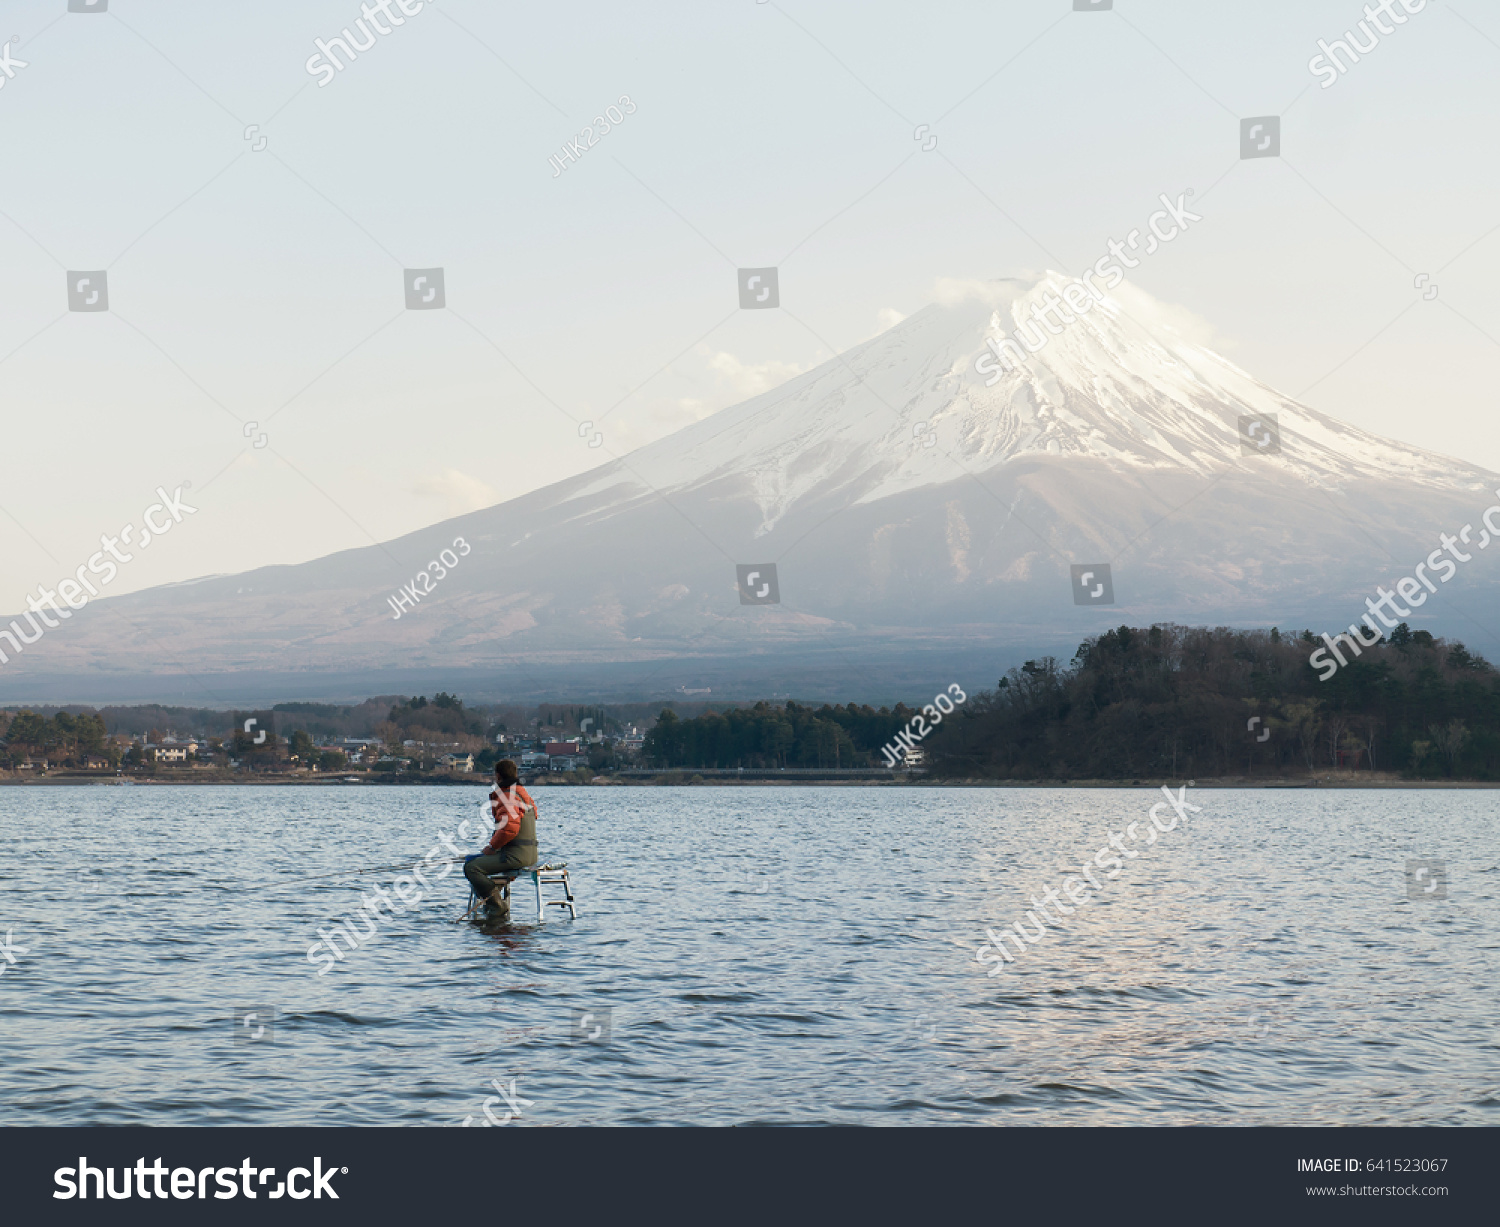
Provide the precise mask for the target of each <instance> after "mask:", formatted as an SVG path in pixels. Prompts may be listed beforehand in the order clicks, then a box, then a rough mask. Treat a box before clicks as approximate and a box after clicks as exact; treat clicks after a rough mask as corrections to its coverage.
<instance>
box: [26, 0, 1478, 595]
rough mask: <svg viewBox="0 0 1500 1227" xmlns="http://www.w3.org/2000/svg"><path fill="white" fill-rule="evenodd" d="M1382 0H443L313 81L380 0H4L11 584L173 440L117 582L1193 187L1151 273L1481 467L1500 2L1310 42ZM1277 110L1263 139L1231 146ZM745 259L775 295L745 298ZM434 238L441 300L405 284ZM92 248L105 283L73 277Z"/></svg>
mask: <svg viewBox="0 0 1500 1227" xmlns="http://www.w3.org/2000/svg"><path fill="white" fill-rule="evenodd" d="M1416 2H1417V0H1412V3H1413V4H1415V3H1416ZM407 6H408V8H409V9H415V8H416V7H417V0H407ZM1362 7H1363V6H1362V5H1360V4H1355V3H1353V2H1352V0H1337V2H1335V0H1260V2H1259V3H1257V4H1255V5H1238V4H1227V3H1220V4H1204V3H1202V2H1201V0H1199V2H1197V3H1189V2H1187V0H1151V2H1150V3H1146V2H1144V0H1115V4H1114V7H1113V9H1112V10H1111V11H1101V12H1073V11H1072V0H1009V2H1006V0H988V2H986V3H982V4H981V3H951V4H936V5H896V4H891V3H881V2H870V0H861V2H859V3H854V2H853V0H848V2H846V3H801V2H799V0H771V2H770V3H764V4H762V3H757V2H756V0H732V2H722V3H711V4H704V3H702V0H697V2H695V3H687V2H685V0H684V2H682V3H653V4H651V5H649V6H642V5H620V4H593V3H589V4H574V5H566V6H532V7H531V8H530V9H522V8H520V7H518V6H510V5H497V4H493V3H486V2H484V0H435V2H434V3H429V4H426V5H424V6H423V7H422V9H421V11H419V12H415V13H414V14H413V15H411V16H408V17H405V18H404V19H403V24H402V25H400V26H399V27H391V28H390V32H389V33H388V34H386V35H381V36H377V37H376V41H375V45H374V46H373V47H371V48H370V49H369V50H368V51H365V52H363V53H361V54H360V55H359V57H358V59H357V60H355V61H354V62H353V63H350V64H349V65H348V66H347V68H346V69H345V70H344V71H342V72H339V73H337V74H336V75H335V76H334V77H333V79H332V80H331V81H330V82H329V83H328V84H327V86H326V87H320V86H319V85H318V83H317V81H318V78H317V77H316V76H314V75H312V74H310V73H309V72H308V71H307V69H306V67H305V64H306V61H307V60H308V58H309V56H311V55H313V54H314V52H315V50H316V48H315V47H314V39H316V38H320V37H321V38H324V39H327V38H331V37H333V36H335V35H337V34H338V33H339V31H340V30H341V28H342V27H344V26H346V25H348V26H351V27H352V26H353V25H354V22H355V19H356V18H358V17H359V16H360V5H359V3H356V2H355V0H258V3H256V4H254V5H246V4H243V3H234V4H231V3H226V2H221V0H197V2H196V3H194V4H192V5H187V4H168V3H166V2H165V0H108V12H106V13H103V14H88V13H68V12H66V11H65V10H66V8H67V0H6V2H5V3H4V5H3V8H0V12H3V28H0V39H3V38H6V37H12V36H13V37H14V39H15V40H16V41H13V42H12V43H11V44H10V45H9V47H8V50H7V51H6V53H5V55H6V57H8V59H6V60H3V61H0V80H3V81H4V85H3V87H0V137H3V144H0V149H3V152H4V165H3V174H0V261H3V268H4V273H5V278H4V285H5V292H4V294H3V295H0V414H3V422H4V427H5V431H4V445H3V446H0V608H3V609H5V610H8V611H14V610H17V609H19V608H20V607H21V606H22V601H23V596H24V594H25V593H26V592H28V591H33V590H34V589H35V587H36V585H37V584H38V583H39V582H46V583H48V584H49V585H50V584H52V583H55V582H56V580H57V579H58V578H59V577H60V576H62V575H63V574H66V573H70V572H72V571H73V570H74V569H75V568H76V567H77V566H78V565H79V564H80V563H82V562H83V561H84V559H86V558H87V557H89V555H90V554H92V553H94V552H95V551H97V550H98V549H99V538H100V535H101V534H103V533H114V532H116V531H118V529H119V528H120V526H121V525H123V524H125V523H126V522H129V521H133V520H138V519H139V516H140V513H141V511H142V510H143V509H144V508H145V507H146V506H148V505H149V504H151V503H153V502H155V501H157V500H156V495H155V494H154V491H155V489H156V487H157V486H165V487H166V489H167V491H168V492H169V493H170V492H171V491H172V490H173V489H175V487H176V486H178V485H180V484H182V483H183V482H191V483H192V489H191V492H190V493H189V495H188V500H189V501H190V502H191V504H192V505H194V506H196V507H197V508H198V513H197V514H196V515H194V516H190V517H188V518H186V519H185V520H184V522H183V524H182V525H181V526H180V527H178V528H176V529H175V531H174V532H173V533H172V535H171V536H170V537H168V538H166V539H164V540H163V541H162V542H161V543H160V545H159V548H154V549H152V550H150V551H149V552H147V553H138V554H137V555H136V557H135V560H134V561H133V562H132V563H131V564H130V565H129V566H128V567H127V568H124V569H123V570H122V573H121V575H120V577H119V580H118V581H117V582H116V583H115V584H114V585H113V586H112V588H111V589H110V592H111V593H112V594H113V593H118V592H125V591H129V590H132V589H136V588H141V587H146V586H150V585H153V584H159V583H165V582H170V581H177V580H184V579H189V578H192V577H195V576H199V575H204V574H209V573H216V572H236V571H242V570H247V569H249V568H252V567H256V566H262V565H265V564H269V563H293V562H301V561H304V560H306V559H309V558H314V557H317V556H320V555H323V554H327V553H332V552H334V551H336V550H340V549H346V548H350V547H355V546H360V545H366V544H369V543H370V542H371V541H374V540H384V539H387V538H390V537H393V536H397V535H399V534H402V533H405V532H408V531H410V530H412V529H415V528H418V527H421V526H423V525H426V524H430V523H433V522H434V521H437V520H441V519H444V518H446V517H447V516H449V515H453V514H457V513H459V512H463V511H468V510H473V509H474V508H476V507H480V506H484V505H488V504H489V503H492V502H497V501H500V500H502V499H504V498H508V497H511V496H514V495H516V494H520V493H523V492H525V491H527V490H530V489H534V488H536V487H538V486H541V485H545V484H547V483H550V482H552V481H556V480H558V479H560V478H563V477H566V476H569V475H572V474H574V473H578V472H581V471H583V470H584V469H587V468H590V467H592V466H593V465H595V464H598V463H600V462H602V461H603V460H605V459H607V458H608V455H609V454H611V453H612V454H616V455H618V454H622V453H623V452H625V451H627V450H629V449H630V448H632V447H635V446H639V445H640V444H642V443H644V442H647V441H650V440H651V439H654V438H658V437H660V436H662V435H663V434H666V433H668V432H670V431H672V430H674V429H676V428H677V427H679V426H682V425H684V424H686V423H688V422H690V421H693V420H695V419H696V418H698V417H701V416H703V415H705V414H708V413H710V412H713V411H714V410H716V409H719V408H722V407H724V406H726V405H730V404H733V403H735V402H737V401H739V400H742V399H744V398H746V397H747V396H750V395H753V394H755V393H757V392H760V391H763V390H765V389H766V388H769V387H772V386H775V385H776V384H777V383H780V382H782V381H783V380H785V379H787V378H789V377H790V376H792V375H794V374H796V373H797V372H799V371H802V370H805V369H807V368H808V367H810V366H813V365H815V364H817V363H819V362H821V361H823V360H825V359H827V358H828V357H830V356H831V355H832V354H833V353H834V352H837V351H840V350H843V349H846V348H848V347H849V346H851V345H853V344H855V343H857V342H859V341H861V340H864V339H866V338H867V337H869V336H871V335H873V334H875V333H877V332H878V331H880V330H882V329H884V328H886V327H889V326H890V325H891V324H892V323H894V322H896V321H897V320H899V319H900V318H902V317H904V316H906V315H908V314H910V313H912V312H913V311H916V310H918V309H919V308H920V307H922V306H923V305H925V304H926V303H927V302H929V301H931V300H932V299H933V297H934V287H935V286H936V285H937V283H938V282H939V281H940V280H942V279H945V278H958V279H964V280H971V279H975V278H990V277H1004V276H1011V275H1015V274H1018V273H1022V272H1026V271H1035V270H1041V269H1045V268H1049V267H1050V268H1059V269H1062V270H1064V271H1069V272H1073V273H1077V272H1080V271H1082V268H1083V266H1085V265H1086V264H1090V263H1092V262H1093V261H1094V260H1096V259H1097V258H1098V257H1099V256H1101V255H1102V254H1104V252H1105V250H1106V244H1107V243H1108V241H1109V240H1110V239H1111V238H1123V237H1124V236H1125V234H1126V233H1127V232H1128V231H1130V230H1131V229H1133V228H1144V226H1145V225H1146V220H1147V218H1148V217H1149V216H1150V214H1151V213H1152V212H1153V211H1154V210H1156V209H1157V208H1159V207H1160V205H1159V203H1158V197H1159V196H1161V195H1162V194H1164V193H1165V194H1168V195H1169V196H1170V197H1171V198H1172V199H1174V200H1175V199H1176V198H1177V197H1178V196H1180V195H1182V194H1183V193H1185V192H1186V191H1187V190H1188V189H1192V190H1193V193H1194V194H1193V195H1192V196H1191V197H1190V198H1189V201H1190V205H1191V207H1192V208H1193V209H1194V210H1195V211H1196V212H1198V213H1200V214H1201V215H1202V216H1203V219H1204V220H1203V221H1202V222H1199V223H1196V224H1195V225H1194V226H1193V227H1192V229H1191V230H1190V231H1189V232H1188V233H1187V234H1185V235H1183V236H1181V237H1180V238H1178V239H1177V240H1175V241H1174V242H1172V243H1170V244H1168V245H1166V246H1165V247H1163V248H1162V249H1161V250H1160V251H1159V252H1157V253H1156V254H1154V255H1153V256H1151V257H1150V258H1149V259H1147V260H1145V261H1144V262H1143V263H1142V264H1141V266H1140V267H1139V268H1137V269H1135V270H1134V271H1133V272H1132V274H1131V277H1132V280H1133V281H1134V282H1135V283H1136V284H1137V285H1139V286H1141V287H1142V288H1143V289H1145V290H1147V291H1149V292H1150V293H1151V294H1153V295H1155V296H1156V297H1158V298H1160V299H1162V300H1164V301H1167V302H1171V303H1175V304H1178V305H1180V306H1181V307H1183V308H1184V309H1186V310H1187V311H1189V312H1191V313H1193V314H1194V315H1195V316H1197V317H1198V318H1199V319H1200V320H1201V321H1202V322H1203V323H1204V325H1205V327H1206V328H1207V329H1209V330H1211V334H1212V336H1213V337H1214V338H1215V344H1216V345H1217V347H1218V348H1220V350H1221V352H1224V353H1225V354H1226V356H1228V357H1230V358H1231V359H1232V360H1233V361H1235V362H1236V363H1238V364H1239V365H1240V366H1242V367H1244V368H1246V369H1247V370H1248V371H1250V372H1251V373H1252V374H1253V375H1255V376H1256V377H1257V378H1259V379H1262V380H1264V381H1265V382H1267V383H1269V384H1271V385H1272V386H1273V387H1276V388H1277V389H1279V390H1280V391H1282V392H1285V393H1287V394H1288V395H1291V396H1294V397H1298V398H1300V399H1303V400H1305V401H1306V402H1307V403H1308V404H1310V405H1312V406H1313V407H1315V408H1317V409H1321V410H1323V411H1325V412H1328V413H1331V414H1334V415H1336V416H1338V417H1341V418H1343V419H1345V420H1347V421H1350V422H1352V423H1355V424H1357V425H1359V426H1361V427H1364V428H1366V429H1368V430H1372V431H1376V432H1379V433H1382V434H1386V435H1390V436H1393V437H1395V438H1399V439H1402V440H1405V441H1407V442H1411V443H1415V444H1418V445H1420V446H1423V447H1427V448H1430V449H1433V450H1435V451H1439V452H1444V453H1447V454H1451V455H1455V456H1461V457H1464V458H1465V459H1467V460H1470V461H1472V462H1475V463H1479V464H1483V465H1486V466H1488V467H1491V468H1494V469H1497V470H1500V420H1497V417H1496V415H1495V413H1494V412H1493V392H1492V387H1493V384H1494V382H1495V375H1496V372H1497V370H1500V340H1497V338H1500V300H1497V298H1496V295H1495V294H1494V293H1493V290H1492V287H1493V286H1494V284H1495V282H1496V279H1497V273H1500V233H1497V232H1496V231H1495V228H1496V227H1497V226H1500V191H1497V190H1496V189H1497V186H1500V184H1497V180H1500V167H1497V165H1496V161H1495V159H1494V157H1493V156H1492V154H1493V150H1494V138H1493V132H1494V119H1495V116H1496V114H1497V111H1500V4H1497V3H1495V2H1494V0H1484V2H1481V0H1460V3H1459V4H1458V5H1457V6H1455V5H1453V4H1448V3H1442V4H1438V3H1433V2H1429V3H1427V4H1426V6H1425V7H1424V8H1423V9H1422V10H1421V11H1419V12H1418V13H1416V14H1414V15H1411V16H1409V17H1408V18H1407V20H1406V22H1405V23H1404V24H1401V25H1392V24H1390V22H1389V20H1388V19H1382V20H1385V21H1386V23H1387V25H1388V26H1389V28H1390V30H1391V32H1390V33H1389V34H1386V35H1382V36H1381V37H1380V41H1379V45H1378V46H1377V47H1376V48H1375V49H1374V50H1372V51H1370V52H1369V53H1368V55H1367V56H1366V57H1365V58H1363V59H1362V60H1361V62H1359V63H1357V64H1354V65H1353V66H1352V67H1351V68H1350V70H1349V71H1348V72H1347V73H1346V74H1344V75H1342V76H1341V77H1339V78H1338V79H1337V81H1336V82H1334V83H1333V84H1332V86H1331V87H1330V88H1327V89H1324V88H1322V86H1321V81H1320V78H1319V77H1317V76H1316V75H1315V74H1314V73H1313V72H1312V71H1310V70H1309V68H1308V62H1309V60H1310V59H1311V58H1312V57H1313V56H1314V55H1316V54H1317V53H1318V48H1317V41H1318V39H1319V38H1324V39H1329V40H1332V39H1334V38H1337V37H1341V36H1342V32H1343V31H1345V30H1346V29H1349V28H1350V27H1352V26H1354V25H1355V24H1356V21H1357V20H1358V19H1359V18H1361V17H1362V12H1361V9H1362ZM1395 10H1396V12H1397V13H1398V14H1400V15H1402V16H1406V14H1405V12H1404V11H1403V10H1402V9H1401V7H1400V5H1399V4H1397V5H1395ZM395 11H396V12H397V13H398V15H399V13H400V10H399V9H396V10H395ZM1359 37H1360V38H1361V39H1362V40H1363V38H1364V36H1363V35H1359ZM6 64H8V65H9V66H8V67H6V66H5V65H6ZM22 65H24V66H22ZM622 96H627V97H628V99H629V103H628V104H626V103H621V102H619V100H620V99H621V97H622ZM612 104H613V105H617V106H619V108H620V114H621V117H622V122H620V123H619V124H618V126H616V127H613V130H611V131H609V132H607V133H604V134H602V135H599V134H597V133H596V136H597V143H596V144H594V145H593V146H592V147H591V148H588V149H587V150H586V151H585V152H584V153H583V155H582V156H581V157H580V158H578V159H577V161H576V162H574V163H572V164H568V165H567V169H566V170H565V171H563V172H562V173H561V174H555V166H554V165H552V164H549V158H551V157H553V155H556V154H558V153H559V151H560V150H561V149H562V148H563V146H564V144H565V142H567V141H568V140H569V139H570V138H572V139H577V138H578V137H579V134H580V133H581V132H582V131H583V129H584V128H585V127H586V126H589V125H590V124H591V123H592V119H593V117H594V116H596V115H602V114H605V108H606V107H608V106H610V105H612ZM632 106H633V107H634V108H635V109H634V111H633V112H630V113H626V112H627V111H629V108H630V107H632ZM1273 115H1274V116H1281V117H1282V127H1281V153H1282V156H1280V157H1275V158H1272V157H1266V158H1256V159H1249V160H1242V159H1241V158H1240V120H1241V119H1242V118H1250V117H1259V116H1273ZM252 125H254V127H255V130H254V131H251V132H249V134H248V135H247V130H248V129H250V128H251V126H252ZM918 125H927V129H926V130H925V131H923V132H921V133H920V134H919V133H918ZM934 135H935V136H936V137H937V143H936V147H935V148H931V149H929V148H926V146H927V145H929V144H930V143H931V138H932V136H934ZM262 142H263V147H260V148H257V146H260V145H261V144H262ZM741 266H744V267H759V266H775V267H777V268H779V270H780V296H781V304H782V309H781V310H767V311H740V310H739V309H738V298H737V290H736V272H735V270H736V268H737V267H741ZM438 267H440V268H442V269H443V270H444V281H445V285H444V290H445V298H446V307H445V308H444V309H442V310H425V311H416V310H407V309H406V307H405V296H404V295H405V291H404V287H403V269H405V268H412V269H430V268H438ZM99 270H105V271H106V272H107V274H108V307H109V309H108V311H104V312H100V311H92V312H90V311H69V310H68V295H67V291H68V289H69V285H70V279H69V278H68V277H67V276H65V274H66V273H68V272H69V271H74V272H85V273H91V272H97V271H99ZM1423 274H1425V275H1426V278H1427V280H1426V281H1424V282H1423V286H1422V288H1418V287H1417V286H1416V282H1417V280H1418V279H1419V277H1421V275H1423ZM1433 285H1436V286H1437V287H1438V293H1437V295H1436V296H1435V297H1427V296H1426V295H1428V294H1430V293H1431V287H1432V286H1433ZM90 292H92V287H90V288H88V289H86V290H85V291H83V292H82V294H83V295H84V296H86V295H87V294H88V293H90ZM585 422H589V423H592V424H593V425H592V426H591V427H585V426H583V425H582V424H583V423H585ZM250 423H255V425H254V426H251V425H250ZM596 431H602V432H603V435H604V442H603V446H601V447H597V448H590V447H589V446H588V445H587V441H586V440H587V438H588V437H592V435H593V433H594V432H596ZM580 432H582V433H580ZM262 436H263V437H262ZM257 442H260V443H261V444H262V445H261V446H259V447H257V446H256V443H257Z"/></svg>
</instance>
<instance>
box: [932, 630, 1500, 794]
mask: <svg viewBox="0 0 1500 1227" xmlns="http://www.w3.org/2000/svg"><path fill="white" fill-rule="evenodd" d="M1321 645H1322V640H1321V639H1319V638H1317V637H1316V636H1314V635H1313V634H1312V632H1311V631H1303V632H1302V633H1301V634H1300V635H1295V636H1285V635H1282V634H1281V633H1280V631H1279V630H1278V629H1276V628H1272V629H1271V630H1270V631H1258V630H1256V631H1239V630H1230V629H1227V628H1224V627H1219V628H1217V629H1209V628H1206V627H1201V628H1194V627H1184V626H1175V625H1159V626H1152V627H1148V628H1136V627H1128V626H1121V627H1119V628H1118V629H1116V630H1112V631H1108V632H1106V633H1105V634H1102V635H1098V636H1095V637H1093V638H1090V639H1086V640H1084V642H1083V643H1082V644H1081V645H1080V646H1079V648H1078V651H1077V653H1075V655H1074V657H1073V659H1072V661H1071V662H1070V663H1069V664H1068V665H1067V666H1063V665H1060V664H1059V662H1058V661H1057V660H1056V659H1054V658H1053V657H1044V658H1042V659H1040V660H1029V661H1027V662H1026V663H1025V664H1023V665H1022V666H1021V667H1020V668H1018V669H1012V670H1011V671H1010V672H1009V673H1008V674H1007V675H1006V676H1005V677H1003V678H1001V679H1000V681H999V684H998V685H997V686H996V688H995V689H994V690H991V691H986V692H983V693H981V694H978V695H974V696H971V698H970V699H969V702H968V703H967V704H966V705H965V706H964V707H963V708H962V709H960V712H959V714H958V715H957V717H956V718H955V717H950V718H949V719H948V720H947V721H945V722H944V724H943V725H942V727H941V728H940V729H939V730H938V731H937V732H936V733H935V734H934V735H933V736H932V737H931V738H929V739H928V741H927V742H926V743H925V747H924V748H926V749H927V750H928V758H929V762H930V764H931V771H932V773H933V774H934V775H935V776H939V777H950V778H951V777H983V778H994V779H1025V780H1043V779H1058V780H1063V779H1130V778H1138V777H1149V778H1163V777H1165V778H1171V779H1179V778H1188V777H1192V776H1205V777H1209V776H1217V777H1222V776H1251V777H1254V776H1284V775H1287V774H1315V773H1318V772H1326V771H1329V770H1353V771H1361V770H1377V771H1383V772H1394V773H1400V774H1402V775H1404V776H1406V777H1408V778H1412V779H1439V778H1445V777H1447V778H1464V779H1479V780H1492V779H1500V674H1497V673H1496V671H1495V669H1494V668H1493V667H1492V666H1491V665H1490V664H1489V662H1487V661H1486V660H1484V659H1483V658H1482V657H1480V656H1478V655H1476V654H1474V653H1472V652H1470V651H1469V650H1468V649H1467V648H1465V647H1464V645H1463V644H1462V643H1457V642H1447V641H1444V640H1442V639H1435V638H1434V637H1433V636H1432V635H1431V634H1429V633H1428V632H1426V631H1413V630H1411V628H1410V627H1409V626H1407V624H1406V623H1402V624H1401V625H1399V626H1398V627H1396V628H1395V629H1394V630H1392V631H1391V632H1390V634H1389V636H1388V637H1387V638H1385V639H1383V640H1382V641H1381V642H1380V643H1378V644H1376V645H1374V646H1372V647H1368V648H1365V649H1364V652H1363V655H1361V656H1360V657H1359V658H1358V659H1355V660H1351V661H1350V662H1349V664H1348V665H1347V666H1346V667H1344V668H1342V669H1340V670H1339V671H1338V672H1337V673H1336V674H1335V675H1334V676H1333V677H1332V678H1330V679H1329V680H1328V681H1326V682H1322V681H1319V680H1318V672H1317V670H1315V669H1314V668H1313V667H1312V666H1311V665H1309V664H1308V656H1309V655H1310V654H1311V652H1312V651H1313V649H1315V648H1316V647H1319V646H1321Z"/></svg>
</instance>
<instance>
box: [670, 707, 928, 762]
mask: <svg viewBox="0 0 1500 1227" xmlns="http://www.w3.org/2000/svg"><path fill="white" fill-rule="evenodd" d="M915 714H916V712H915V710H914V709H912V708H909V707H907V706H906V705H905V704H904V703H898V704H896V706H895V707H894V708H886V707H882V708H880V709H879V710H876V709H875V708H873V707H870V706H869V705H868V704H866V705H864V706H856V705H855V704H853V703H848V704H845V705H844V706H842V707H840V706H837V705H834V706H829V705H828V704H826V703H825V704H824V705H823V706H822V707H820V708H818V709H817V710H816V711H815V710H813V708H811V707H808V706H804V705H802V704H799V703H795V702H788V703H787V704H786V705H785V706H780V707H778V706H776V705H774V704H771V703H766V702H760V703H757V704H755V706H753V707H740V708H731V709H730V710H728V711H723V712H716V711H710V712H706V713H704V714H703V715H701V716H695V717H693V718H692V719H688V720H684V719H681V718H679V717H678V715H677V713H676V712H674V711H672V710H671V709H670V708H667V709H665V710H663V711H662V713H661V714H660V715H659V716H657V718H656V723H655V724H654V725H653V726H652V727H651V729H650V731H649V732H647V734H646V737H645V744H644V746H643V747H642V751H641V757H642V759H643V760H644V761H646V762H648V763H650V764H652V765H653V766H657V767H871V766H878V765H879V764H880V762H881V761H882V760H881V758H880V756H879V749H880V747H881V746H882V745H884V744H885V743H886V742H887V741H889V740H890V739H891V738H892V737H893V736H895V734H896V731H897V730H898V729H900V728H902V727H903V726H905V724H906V722H907V721H908V720H910V719H911V718H912V716H914V715H915Z"/></svg>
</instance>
